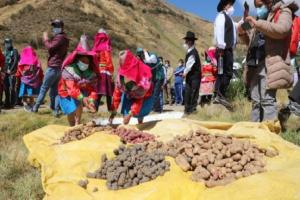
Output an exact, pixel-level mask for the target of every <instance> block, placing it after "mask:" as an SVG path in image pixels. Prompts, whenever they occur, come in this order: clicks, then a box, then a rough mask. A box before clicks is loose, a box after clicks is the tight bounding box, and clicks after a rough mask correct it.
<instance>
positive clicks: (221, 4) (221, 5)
mask: <svg viewBox="0 0 300 200" xmlns="http://www.w3.org/2000/svg"><path fill="white" fill-rule="evenodd" d="M234 3H235V0H220V2H219V4H218V7H217V10H218V12H221V11H222V10H223V9H224V7H225V6H226V5H228V4H232V5H233V4H234Z"/></svg>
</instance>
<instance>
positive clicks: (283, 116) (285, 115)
mask: <svg viewBox="0 0 300 200" xmlns="http://www.w3.org/2000/svg"><path fill="white" fill-rule="evenodd" d="M290 116H291V110H290V108H289V107H288V106H287V107H285V108H282V109H281V110H280V111H279V113H278V120H279V122H280V126H281V131H282V132H286V131H287V122H288V120H289V118H290Z"/></svg>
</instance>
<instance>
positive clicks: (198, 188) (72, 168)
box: [24, 119, 300, 200]
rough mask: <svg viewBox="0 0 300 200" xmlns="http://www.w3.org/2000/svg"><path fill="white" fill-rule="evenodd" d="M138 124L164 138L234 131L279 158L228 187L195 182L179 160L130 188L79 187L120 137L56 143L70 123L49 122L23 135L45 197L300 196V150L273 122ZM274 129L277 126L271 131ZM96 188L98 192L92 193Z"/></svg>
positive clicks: (283, 199) (196, 199) (260, 199)
mask: <svg viewBox="0 0 300 200" xmlns="http://www.w3.org/2000/svg"><path fill="white" fill-rule="evenodd" d="M137 128H140V129H143V130H147V131H149V132H151V133H153V134H155V135H156V136H158V139H159V140H161V141H169V140H171V139H172V138H173V137H174V136H175V135H182V134H187V133H189V132H190V131H191V130H198V129H205V130H207V131H209V132H210V133H222V134H226V135H234V136H236V137H240V138H248V139H251V141H252V142H254V143H257V144H258V145H259V146H261V147H266V148H276V149H277V150H278V151H279V156H277V157H275V158H268V159H267V172H266V173H262V174H257V175H253V176H250V177H247V178H242V179H239V180H237V181H235V182H233V183H231V184H229V185H227V186H221V187H215V188H212V189H209V188H206V187H205V186H204V184H202V183H196V182H192V181H191V180H190V173H184V172H183V171H182V170H181V169H180V168H179V167H178V166H177V165H176V164H175V162H174V160H173V159H171V158H168V160H170V162H171V171H170V172H167V173H166V174H165V175H164V176H163V177H159V178H157V179H155V180H153V181H151V182H147V183H143V184H141V185H139V186H136V187H132V188H129V189H126V190H119V191H110V190H108V189H107V188H106V185H105V180H94V179H89V185H88V188H87V190H84V189H82V188H81V187H79V186H78V185H77V183H78V181H79V180H81V179H85V178H86V173H87V172H93V171H94V170H96V169H98V168H99V167H100V157H101V155H102V154H103V153H107V154H108V155H109V156H113V155H112V151H113V149H115V148H117V147H118V146H119V144H120V142H119V138H118V137H116V136H112V135H107V134H105V133H96V134H94V135H92V136H90V137H88V138H86V139H84V140H81V141H76V142H71V143H68V144H64V145H57V144H55V143H58V142H59V138H60V137H62V136H63V134H64V131H65V130H66V129H67V127H62V126H47V127H44V128H42V129H39V130H37V131H34V132H32V133H30V134H28V135H26V136H25V137H24V141H25V144H26V146H27V148H28V149H29V152H30V155H29V161H30V163H31V164H32V165H33V166H36V167H38V166H40V167H41V176H42V184H43V188H44V191H45V193H46V195H45V198H44V199H45V200H102V199H103V200H108V199H112V200H115V199H122V200H144V199H147V200H148V199H149V200H150V199H151V200H152V199H153V200H154V199H155V200H157V199H159V200H160V199H163V200H174V199H176V200H177V199H182V200H235V199H236V200H297V199H300V148H298V147H297V146H295V145H293V144H291V143H288V142H286V141H285V140H283V139H282V138H280V137H279V136H278V135H276V134H274V133H272V132H271V131H270V130H274V129H273V128H274V127H273V128H272V127H271V124H268V125H265V124H257V123H247V122H241V123H237V124H234V125H233V124H228V123H217V122H198V121H189V120H183V119H181V120H167V121H161V122H157V123H148V124H144V125H141V126H139V127H137ZM271 128H272V129H271ZM95 187H97V188H98V192H93V189H94V188H95Z"/></svg>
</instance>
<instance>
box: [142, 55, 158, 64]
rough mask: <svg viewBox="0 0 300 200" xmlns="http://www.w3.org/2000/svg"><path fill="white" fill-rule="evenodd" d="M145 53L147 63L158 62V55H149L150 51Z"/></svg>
mask: <svg viewBox="0 0 300 200" xmlns="http://www.w3.org/2000/svg"><path fill="white" fill-rule="evenodd" d="M144 55H145V60H144V61H145V63H146V64H156V63H157V57H156V56H155V55H154V54H152V55H149V53H148V52H144Z"/></svg>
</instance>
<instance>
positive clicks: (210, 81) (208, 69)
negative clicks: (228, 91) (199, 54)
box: [200, 47, 217, 107]
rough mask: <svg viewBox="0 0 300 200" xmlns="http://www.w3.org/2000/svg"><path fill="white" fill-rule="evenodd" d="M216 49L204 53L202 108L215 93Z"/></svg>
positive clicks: (212, 48)
mask: <svg viewBox="0 0 300 200" xmlns="http://www.w3.org/2000/svg"><path fill="white" fill-rule="evenodd" d="M215 54H216V48H214V47H211V48H209V49H208V50H207V51H206V52H205V63H204V65H203V66H202V68H201V71H202V73H201V74H202V78H201V85H200V105H201V106H202V107H203V106H204V105H205V104H209V103H210V102H211V100H212V97H213V95H214V91H215V82H216V73H217V67H216V66H217V60H216V57H215Z"/></svg>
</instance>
